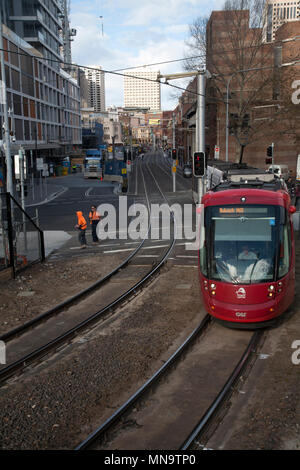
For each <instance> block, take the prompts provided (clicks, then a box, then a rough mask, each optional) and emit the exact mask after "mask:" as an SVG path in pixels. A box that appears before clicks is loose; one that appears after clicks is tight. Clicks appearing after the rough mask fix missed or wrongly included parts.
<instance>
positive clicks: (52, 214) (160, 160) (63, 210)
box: [27, 153, 191, 231]
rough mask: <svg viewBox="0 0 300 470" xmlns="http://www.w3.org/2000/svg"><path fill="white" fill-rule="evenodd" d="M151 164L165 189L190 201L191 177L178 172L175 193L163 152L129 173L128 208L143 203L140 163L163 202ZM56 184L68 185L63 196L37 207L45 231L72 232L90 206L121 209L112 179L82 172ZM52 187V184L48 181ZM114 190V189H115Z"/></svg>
mask: <svg viewBox="0 0 300 470" xmlns="http://www.w3.org/2000/svg"><path fill="white" fill-rule="evenodd" d="M147 164H149V166H150V168H151V171H152V172H153V174H154V176H155V178H156V179H157V181H158V183H159V185H160V186H161V188H162V190H163V191H164V192H166V194H167V195H168V196H169V197H170V199H171V200H173V199H174V198H175V196H176V199H177V198H178V197H180V201H178V202H182V203H187V202H191V199H190V195H189V196H188V197H187V199H186V198H185V192H186V191H188V190H190V189H191V179H186V178H183V177H182V175H181V171H180V170H179V171H178V174H177V185H176V190H177V191H178V192H179V193H176V194H174V193H172V188H173V184H172V173H171V167H170V162H169V161H167V160H166V158H164V157H163V156H162V155H161V154H160V153H155V154H146V155H145V156H144V159H143V160H141V159H140V161H136V162H135V163H134V165H133V167H132V171H131V173H130V174H129V191H128V193H127V198H128V199H127V204H128V207H129V206H130V205H131V204H134V203H137V202H141V203H143V202H144V194H145V190H144V185H143V179H142V175H141V171H140V168H139V165H143V168H144V174H145V180H146V184H147V189H148V192H149V193H150V197H151V199H152V200H153V201H155V200H156V197H157V201H155V202H158V203H159V202H160V203H161V197H160V195H159V191H158V189H157V186H156V184H155V182H154V181H153V178H152V176H151V174H150V173H149V172H148V171H147V169H146V166H147ZM55 183H56V184H60V185H62V186H64V187H65V188H66V190H65V192H63V193H62V194H61V195H60V196H58V197H56V198H55V199H53V200H52V201H50V202H48V203H45V204H42V205H40V206H38V212H39V222H40V226H41V228H42V230H62V231H73V230H74V225H75V224H76V223H77V222H76V212H77V211H79V210H81V211H82V212H83V213H84V215H85V216H86V217H87V216H88V213H89V211H90V207H91V205H93V204H94V205H96V206H99V205H100V204H103V203H109V204H113V205H114V206H115V208H116V210H117V213H118V211H119V195H118V194H117V193H116V191H115V190H116V188H117V185H116V184H115V183H111V182H105V181H99V180H96V179H88V180H87V179H84V178H83V174H82V173H78V174H71V175H68V176H65V177H61V178H59V180H58V178H56V179H55ZM49 186H51V184H49ZM114 191H115V192H114ZM27 212H28V213H29V214H30V215H32V216H34V215H35V208H32V207H29V208H28V209H27Z"/></svg>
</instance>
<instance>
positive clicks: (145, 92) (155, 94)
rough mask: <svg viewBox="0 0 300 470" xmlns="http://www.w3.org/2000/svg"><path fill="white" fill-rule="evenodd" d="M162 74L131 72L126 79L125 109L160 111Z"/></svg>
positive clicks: (127, 73)
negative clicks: (158, 78) (159, 78)
mask: <svg viewBox="0 0 300 470" xmlns="http://www.w3.org/2000/svg"><path fill="white" fill-rule="evenodd" d="M159 73H160V72H158V71H153V72H145V71H142V72H141V71H130V72H126V74H125V77H124V107H125V108H131V107H134V108H149V109H150V111H160V109H161V97H160V83H159V82H158V81H157V77H158V75H159Z"/></svg>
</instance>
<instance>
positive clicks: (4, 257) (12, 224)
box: [0, 193, 45, 277]
mask: <svg viewBox="0 0 300 470" xmlns="http://www.w3.org/2000/svg"><path fill="white" fill-rule="evenodd" d="M44 260H45V245H44V234H43V231H42V230H41V229H40V228H39V227H38V225H37V224H36V223H35V222H34V221H33V220H32V218H31V217H30V216H29V215H28V214H27V213H26V212H25V211H24V210H23V209H22V207H21V206H20V204H19V203H18V202H17V201H16V200H15V199H14V197H12V196H11V195H10V194H9V193H1V194H0V270H3V269H6V268H11V269H12V274H13V277H15V276H16V274H17V273H18V272H19V271H21V270H23V269H24V268H26V267H27V266H30V265H31V264H33V263H36V262H38V261H44Z"/></svg>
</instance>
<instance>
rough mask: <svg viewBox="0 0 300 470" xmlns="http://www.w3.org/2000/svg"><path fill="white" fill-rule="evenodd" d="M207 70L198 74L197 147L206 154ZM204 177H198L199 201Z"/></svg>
mask: <svg viewBox="0 0 300 470" xmlns="http://www.w3.org/2000/svg"><path fill="white" fill-rule="evenodd" d="M205 78H206V76H205V72H204V73H203V72H202V73H198V75H197V93H198V97H197V119H196V149H197V152H204V154H205ZM204 178H205V176H204V177H199V178H198V203H199V204H200V203H201V199H202V196H203V194H204Z"/></svg>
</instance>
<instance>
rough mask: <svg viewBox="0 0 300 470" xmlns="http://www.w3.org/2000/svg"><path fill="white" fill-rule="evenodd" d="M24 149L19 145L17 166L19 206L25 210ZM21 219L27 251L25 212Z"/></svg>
mask: <svg viewBox="0 0 300 470" xmlns="http://www.w3.org/2000/svg"><path fill="white" fill-rule="evenodd" d="M23 152H24V150H23V149H22V147H20V150H19V166H20V185H21V206H22V209H23V211H25V191H24V153H23ZM22 220H23V235H24V248H25V251H27V233H26V218H25V213H24V212H22Z"/></svg>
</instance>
